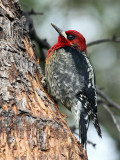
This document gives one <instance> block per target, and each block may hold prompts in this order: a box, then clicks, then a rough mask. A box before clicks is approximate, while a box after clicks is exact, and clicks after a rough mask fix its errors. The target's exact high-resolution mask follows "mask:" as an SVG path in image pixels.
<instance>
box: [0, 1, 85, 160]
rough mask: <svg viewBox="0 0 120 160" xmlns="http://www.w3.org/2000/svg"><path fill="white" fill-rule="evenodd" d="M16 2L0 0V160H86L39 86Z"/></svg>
mask: <svg viewBox="0 0 120 160" xmlns="http://www.w3.org/2000/svg"><path fill="white" fill-rule="evenodd" d="M24 24H25V17H24V16H22V11H21V8H20V6H19V4H18V1H17V0H0V160H14V159H16V160H18V159H19V160H38V159H40V160H86V159H87V156H86V154H85V150H84V149H83V148H82V146H81V144H80V143H79V142H78V141H77V139H76V138H75V137H74V135H73V134H72V132H71V131H70V129H69V127H68V125H67V123H66V121H65V119H64V117H63V115H62V114H61V113H60V112H59V110H58V108H57V106H56V105H55V104H54V102H53V101H52V100H51V99H50V97H49V95H48V94H47V93H46V91H45V90H44V88H43V86H42V84H41V74H40V72H39V70H38V67H37V66H38V64H37V60H36V57H35V55H34V52H33V49H32V47H31V42H30V39H29V36H28V35H27V32H26V31H25V30H24Z"/></svg>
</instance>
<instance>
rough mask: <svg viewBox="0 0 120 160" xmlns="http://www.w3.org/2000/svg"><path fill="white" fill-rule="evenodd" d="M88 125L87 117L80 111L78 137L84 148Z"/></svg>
mask: <svg viewBox="0 0 120 160" xmlns="http://www.w3.org/2000/svg"><path fill="white" fill-rule="evenodd" d="M88 126H89V117H88V115H87V114H86V113H85V111H84V112H83V111H82V112H81V114H80V121H79V138H80V139H81V144H82V146H83V147H85V149H86V145H87V130H88Z"/></svg>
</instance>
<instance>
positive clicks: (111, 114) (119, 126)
mask: <svg viewBox="0 0 120 160" xmlns="http://www.w3.org/2000/svg"><path fill="white" fill-rule="evenodd" d="M103 107H104V108H105V109H106V110H107V112H108V113H109V114H110V116H111V118H112V120H113V122H114V124H115V126H116V128H117V130H118V132H119V133H120V125H119V124H118V123H117V120H116V118H115V116H114V114H113V113H112V111H111V110H110V109H109V107H107V106H106V105H105V104H103Z"/></svg>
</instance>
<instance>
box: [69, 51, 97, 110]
mask: <svg viewBox="0 0 120 160" xmlns="http://www.w3.org/2000/svg"><path fill="white" fill-rule="evenodd" d="M67 50H68V52H71V54H72V58H73V61H74V63H75V65H76V69H77V72H78V74H79V75H80V76H82V78H81V79H83V82H82V83H84V85H83V89H82V94H84V95H85V96H86V97H87V99H88V101H89V103H90V104H91V106H92V108H93V111H94V112H97V96H96V82H95V74H94V70H93V67H92V65H91V62H90V60H89V59H88V57H87V56H86V54H85V53H82V52H80V51H78V50H76V49H73V48H67ZM79 94H81V91H80V93H78V96H79Z"/></svg>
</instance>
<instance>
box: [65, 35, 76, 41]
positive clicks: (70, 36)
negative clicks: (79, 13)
mask: <svg viewBox="0 0 120 160" xmlns="http://www.w3.org/2000/svg"><path fill="white" fill-rule="evenodd" d="M74 38H75V36H74V35H70V34H69V35H67V39H68V40H73V39H74Z"/></svg>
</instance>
